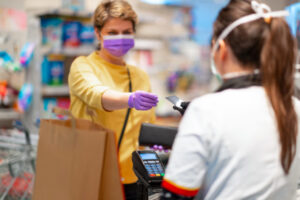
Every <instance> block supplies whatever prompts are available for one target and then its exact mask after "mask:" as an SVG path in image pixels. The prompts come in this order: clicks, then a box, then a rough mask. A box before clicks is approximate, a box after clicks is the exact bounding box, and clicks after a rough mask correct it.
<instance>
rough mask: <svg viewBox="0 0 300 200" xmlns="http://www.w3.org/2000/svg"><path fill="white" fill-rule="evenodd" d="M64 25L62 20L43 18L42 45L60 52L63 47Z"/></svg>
mask: <svg viewBox="0 0 300 200" xmlns="http://www.w3.org/2000/svg"><path fill="white" fill-rule="evenodd" d="M62 25H63V21H62V19H60V18H42V19H41V26H42V44H43V45H46V46H49V47H50V48H51V49H52V50H60V49H61V46H62Z"/></svg>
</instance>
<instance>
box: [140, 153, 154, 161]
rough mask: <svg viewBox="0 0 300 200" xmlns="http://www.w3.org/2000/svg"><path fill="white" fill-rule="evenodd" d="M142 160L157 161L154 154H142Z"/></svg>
mask: <svg viewBox="0 0 300 200" xmlns="http://www.w3.org/2000/svg"><path fill="white" fill-rule="evenodd" d="M140 156H141V158H142V160H155V159H157V158H156V155H155V154H154V153H141V154H140Z"/></svg>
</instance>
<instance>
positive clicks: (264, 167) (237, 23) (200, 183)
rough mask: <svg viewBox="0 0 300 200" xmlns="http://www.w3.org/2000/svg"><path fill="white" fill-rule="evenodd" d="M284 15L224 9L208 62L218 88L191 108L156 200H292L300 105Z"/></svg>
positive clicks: (258, 8) (249, 7) (249, 6)
mask: <svg viewBox="0 0 300 200" xmlns="http://www.w3.org/2000/svg"><path fill="white" fill-rule="evenodd" d="M287 14H288V13H287V12H286V11H277V12H272V11H271V9H270V8H269V7H268V6H267V5H266V4H261V3H259V2H256V1H250V0H243V1H241V0H231V1H230V2H229V3H228V5H227V6H225V7H224V8H223V9H222V10H221V12H220V13H219V16H218V17H217V19H216V21H215V23H214V32H213V42H212V52H211V53H212V55H211V57H212V64H213V63H215V65H216V66H215V67H213V72H215V74H216V75H217V76H218V77H219V78H220V79H223V85H222V87H221V88H220V89H219V90H218V91H217V92H215V93H212V94H208V95H204V96H202V97H199V98H197V99H196V100H194V101H192V103H191V104H190V105H189V107H188V109H187V111H186V113H185V115H184V117H183V119H182V121H181V123H180V126H179V132H178V134H177V137H176V139H175V142H174V145H173V150H172V153H171V157H170V160H169V163H168V166H167V169H166V174H165V176H164V180H163V183H162V187H163V189H164V191H163V195H162V197H161V199H163V200H169V199H172V200H178V199H180V200H188V199H204V200H241V199H249V200H250V199H251V200H254V199H255V200H265V199H270V200H291V199H296V190H297V185H298V180H299V173H300V170H299V167H300V166H299V162H300V160H299V159H300V158H299V153H300V152H299V150H300V149H299V148H300V147H299V115H300V102H299V101H298V100H297V99H295V98H294V97H293V94H294V73H295V64H296V52H297V51H296V42H295V39H294V37H293V36H292V35H291V32H290V28H289V26H288V25H287V23H286V21H285V20H284V19H283V18H284V17H285V16H286V15H287Z"/></svg>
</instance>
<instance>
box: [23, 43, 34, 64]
mask: <svg viewBox="0 0 300 200" xmlns="http://www.w3.org/2000/svg"><path fill="white" fill-rule="evenodd" d="M34 47H35V45H34V44H33V43H26V44H25V45H24V47H23V48H22V50H21V55H20V63H21V65H22V66H23V67H28V65H29V63H30V62H31V60H32V58H33V52H34Z"/></svg>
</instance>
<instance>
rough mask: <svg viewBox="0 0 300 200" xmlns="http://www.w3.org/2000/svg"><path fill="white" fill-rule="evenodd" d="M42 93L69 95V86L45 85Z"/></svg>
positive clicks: (47, 95)
mask: <svg viewBox="0 0 300 200" xmlns="http://www.w3.org/2000/svg"><path fill="white" fill-rule="evenodd" d="M42 94H43V96H44V97H56V96H69V87H68V86H67V85H62V86H43V87H42Z"/></svg>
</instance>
